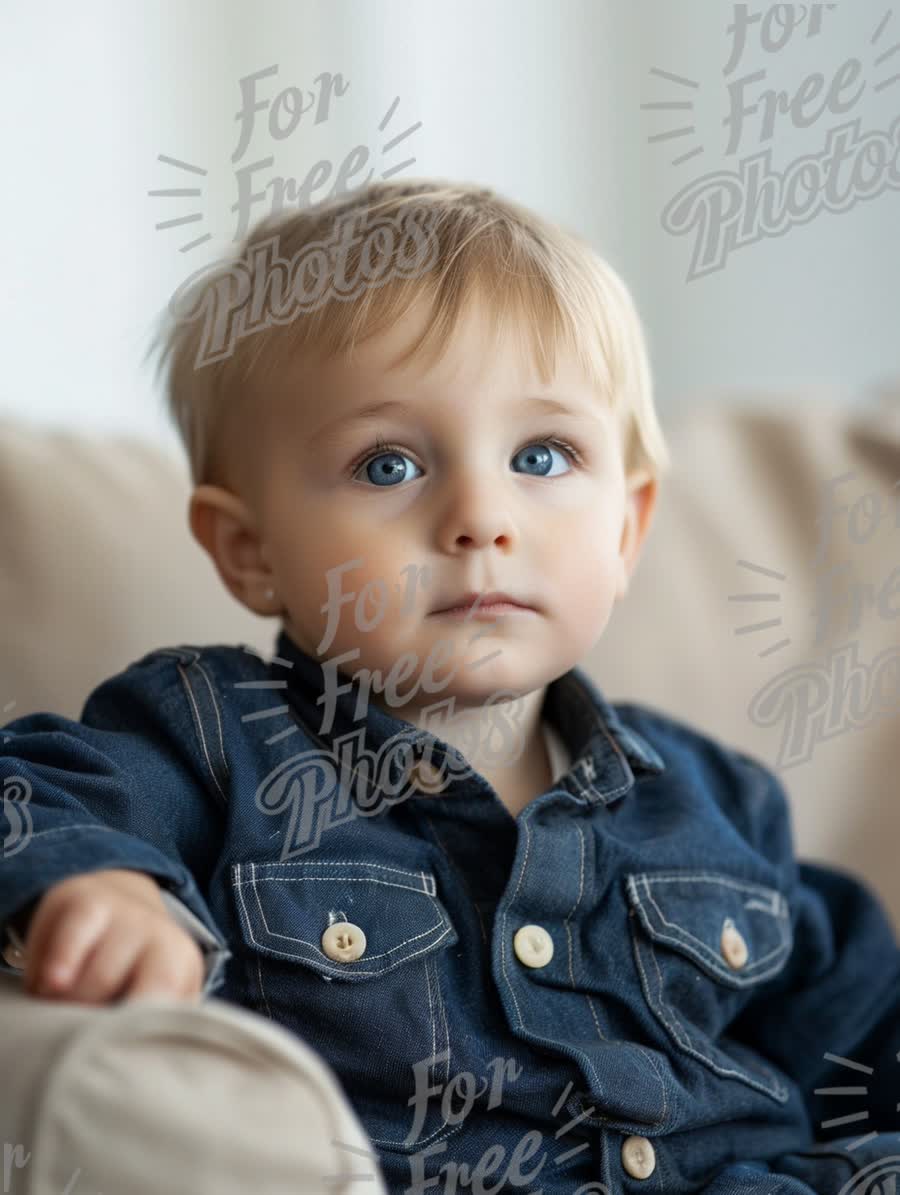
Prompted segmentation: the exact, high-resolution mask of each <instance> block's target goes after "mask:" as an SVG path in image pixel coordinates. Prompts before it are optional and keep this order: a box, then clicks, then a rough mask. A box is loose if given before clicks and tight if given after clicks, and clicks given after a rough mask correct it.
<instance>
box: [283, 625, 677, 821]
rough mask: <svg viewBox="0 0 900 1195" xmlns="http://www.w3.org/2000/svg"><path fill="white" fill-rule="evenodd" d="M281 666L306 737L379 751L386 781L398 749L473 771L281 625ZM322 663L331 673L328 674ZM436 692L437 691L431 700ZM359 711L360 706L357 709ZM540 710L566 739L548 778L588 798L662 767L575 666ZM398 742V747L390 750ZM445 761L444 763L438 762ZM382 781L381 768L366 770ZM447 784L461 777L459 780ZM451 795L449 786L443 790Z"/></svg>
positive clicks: (609, 798)
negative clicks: (561, 765)
mask: <svg viewBox="0 0 900 1195" xmlns="http://www.w3.org/2000/svg"><path fill="white" fill-rule="evenodd" d="M285 667H287V669H288V674H287V690H286V692H287V695H288V698H289V704H290V706H291V709H292V711H293V713H294V715H295V716H296V718H297V719H298V721H299V722H300V724H301V726H302V728H303V729H304V731H306V733H307V734H308V735H309V737H310V738H311V739H312V740H313V742H315V743H316V744H318V745H319V746H320V747H321V748H322V749H323V750H325V751H327V752H328V753H329V754H331V755H335V756H337V755H339V754H340V753H341V751H346V750H347V749H348V747H349V746H351V745H352V747H353V749H354V750H355V751H357V752H362V751H363V750H364V751H366V752H370V753H371V755H372V757H373V758H374V759H376V760H377V759H379V758H380V757H381V753H382V752H383V751H385V755H386V758H387V760H388V763H387V767H388V768H389V769H390V778H391V780H392V782H394V781H396V782H397V783H398V784H399V783H400V782H401V780H402V777H403V774H404V771H405V768H404V766H403V762H402V761H401V759H400V758H398V757H399V756H401V755H403V754H404V752H405V753H406V754H407V759H406V764H407V766H408V763H409V759H408V756H409V755H412V756H415V757H416V758H420V757H422V756H425V757H426V758H427V759H428V761H429V762H430V763H431V764H432V765H433V766H434V767H437V768H440V769H442V770H443V771H445V772H446V773H447V774H448V775H451V776H453V775H456V776H461V775H465V774H466V773H467V772H468V773H469V774H471V766H470V765H468V764H467V761H466V760H465V758H464V756H463V755H462V754H461V753H460V752H459V751H458V750H457V749H456V748H455V747H452V746H451V745H450V744H449V743H447V742H446V741H445V740H444V739H442V738H440V737H439V735H437V734H434V733H432V732H431V731H429V730H425V729H422V728H420V727H417V726H414V725H413V724H412V723H411V722H408V721H407V720H406V719H404V718H400V717H396V716H394V715H393V714H390V713H387V712H385V711H384V710H382V709H381V708H380V707H379V706H377V705H375V704H374V703H372V702H370V703H369V706H368V709H367V710H366V709H365V703H364V702H363V701H362V687H361V683H360V681H359V680H358V679H356V678H355V677H354V676H353V674H352V673H345V672H342V671H340V670H338V669H336V668H335V667H334V666H333V665H329V664H328V659H327V657H325V659H323V660H318V659H315V658H314V657H312V656H310V655H309V654H308V653H307V652H305V651H303V650H302V649H301V648H300V647H299V646H298V645H297V644H296V643H295V642H294V641H293V639H292V638H291V637H290V636H289V635H288V634H287V632H286V631H285V630H284V629H282V630H281V631H279V633H278V636H277V639H276V645H275V658H274V659H273V661H272V662H271V664H270V668H271V669H272V671H273V675H274V673H275V672H276V671H277V673H278V677H279V678H280V679H281V680H282V681H283V680H284V676H285V673H284V669H285ZM326 670H327V671H328V673H329V675H330V680H327V679H326ZM438 702H440V695H439V694H438V695H436V703H435V704H436V705H437V703H438ZM357 711H359V713H358V712H357ZM541 717H542V718H544V719H546V720H547V721H548V722H549V723H550V724H551V725H552V726H553V727H554V729H555V730H556V731H557V733H558V734H559V736H560V738H561V739H562V740H563V742H564V743H565V746H566V749H567V751H568V753H569V757H570V759H571V761H572V762H571V764H570V766H569V768H568V771H567V772H566V773H565V775H564V776H563V777H561V778H560V779H559V780H558V781H556V782H555V783H554V788H560V787H562V788H565V789H566V790H567V791H569V792H570V793H572V794H573V795H574V796H576V797H578V798H580V799H582V800H585V801H587V802H588V803H591V804H595V803H598V802H599V803H602V804H605V805H611V804H613V803H614V802H615V801H617V800H619V798H621V797H623V796H624V795H625V794H626V793H627V792H629V791H630V790H631V788H632V787H633V785H634V782H635V778H636V776H639V775H641V774H644V773H650V774H654V775H655V774H658V773H660V772H663V771H665V767H666V765H665V762H664V761H663V759H662V757H661V756H660V755H659V753H658V752H657V751H656V749H655V748H654V747H652V746H651V745H650V743H649V742H647V740H646V739H645V738H644V737H643V736H641V735H639V734H638V733H637V732H636V731H635V730H634V729H633V728H631V727H628V726H626V725H625V724H624V722H623V721H622V719H621V717H620V716H619V714H618V712H617V711H616V709H615V707H614V706H613V705H612V704H610V702H608V701H607V700H606V698H605V697H604V695H603V693H602V692H601V690H600V688H599V687H598V686H597V685H596V684H595V683H594V681H593V680H592V679H591V678H590V677H589V676H588V675H587V673H586V672H584V670H583V669H581V668H579V667H575V668H571V669H569V671H568V672H566V673H564V674H563V675H562V676H560V677H557V679H556V680H554V681H551V682H550V684H548V686H547V691H546V694H545V698H544V705H543V707H542V710H541ZM389 743H390V745H391V746H394V745H399V744H400V743H402V744H404V745H405V746H404V748H402V749H400V748H399V746H398V749H397V750H391V749H390V748H389ZM444 765H446V767H445V766H444ZM369 774H371V775H372V776H373V781H372V783H375V780H374V777H375V776H379V777H380V778H381V779H382V780H383V774H382V773H381V772H380V770H379V768H372V769H371V770H370V772H369ZM451 783H459V781H458V780H456V781H452V782H451ZM448 795H452V788H451V789H450V790H448Z"/></svg>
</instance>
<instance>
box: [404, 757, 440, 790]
mask: <svg viewBox="0 0 900 1195" xmlns="http://www.w3.org/2000/svg"><path fill="white" fill-rule="evenodd" d="M409 777H410V780H411V781H412V783H413V784H414V785H415V787H416V788H418V789H421V791H422V792H424V793H439V792H441V791H443V789H444V788H446V785H447V781H446V778H445V776H444V773H443V772H442V771H441V769H440V768H436V767H435V766H434V764H433V763H429V761H428V760H427V759H420V760H418V761H417V762H416V763H414V764H413V765H412V767H411V768H410V769H409Z"/></svg>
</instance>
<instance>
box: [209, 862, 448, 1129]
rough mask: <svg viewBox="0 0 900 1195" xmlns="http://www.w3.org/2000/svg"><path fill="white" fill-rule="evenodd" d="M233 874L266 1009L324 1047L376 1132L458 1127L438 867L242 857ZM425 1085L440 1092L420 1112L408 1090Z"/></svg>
mask: <svg viewBox="0 0 900 1195" xmlns="http://www.w3.org/2000/svg"><path fill="white" fill-rule="evenodd" d="M231 881H232V889H233V894H234V899H235V905H236V908H237V911H238V915H239V920H240V926H241V935H242V938H243V943H244V946H245V948H246V959H247V962H248V964H249V965H248V968H247V975H248V981H249V983H250V988H251V991H256V992H257V993H258V1011H259V1012H260V1013H261V1014H262V1015H264V1016H269V1017H271V1018H272V1019H273V1020H275V1021H277V1022H279V1023H280V1024H283V1025H285V1026H286V1027H287V1028H289V1029H293V1030H294V1031H296V1032H297V1033H299V1034H300V1035H301V1036H302V1037H303V1038H304V1039H305V1040H306V1041H308V1042H309V1043H310V1044H311V1045H312V1046H313V1047H314V1048H315V1049H316V1050H318V1051H319V1053H320V1054H321V1055H322V1056H323V1057H324V1059H325V1060H326V1062H328V1064H329V1065H330V1066H331V1067H332V1069H333V1070H334V1071H335V1073H336V1074H337V1075H338V1077H339V1078H340V1080H341V1082H342V1084H343V1085H344V1088H345V1090H346V1091H347V1094H348V1096H349V1098H350V1099H351V1100H352V1102H353V1104H354V1105H355V1107H356V1110H357V1112H358V1113H359V1115H360V1119H361V1120H362V1121H363V1124H364V1125H365V1128H366V1131H367V1132H368V1134H369V1136H370V1137H371V1138H372V1141H373V1142H374V1143H375V1144H376V1145H378V1146H384V1147H386V1148H389V1149H393V1150H399V1151H401V1152H413V1151H415V1150H418V1149H421V1148H422V1147H423V1146H424V1145H426V1144H429V1143H430V1142H432V1141H434V1140H437V1139H440V1138H441V1137H443V1136H446V1135H448V1133H449V1132H451V1131H455V1130H454V1127H453V1126H448V1125H447V1124H446V1123H445V1121H444V1119H443V1117H442V1116H441V1115H440V1093H441V1092H442V1090H443V1088H444V1087H446V1085H447V1083H448V1081H449V1076H450V1051H451V1040H450V1038H451V1033H450V1023H449V1016H448V1008H447V1003H446V1000H445V996H446V995H447V992H448V988H449V981H448V975H447V966H446V961H447V960H446V952H447V950H448V948H449V947H451V946H453V945H454V944H455V943H456V942H458V940H459V938H458V935H457V933H456V930H455V929H454V927H453V924H452V922H451V921H450V918H449V916H448V914H447V911H446V909H445V908H444V906H443V905H442V903H441V901H440V899H439V898H438V896H437V891H436V885H435V877H434V875H433V874H431V873H430V872H429V871H427V870H422V871H414V870H409V869H406V868H400V867H395V866H391V865H388V864H385V863H380V862H374V861H366V862H346V861H337V862H322V861H318V860H309V861H300V862H293V861H291V862H284V863H271V862H260V863H253V862H246V863H236V864H233V865H232V869H231ZM417 1085H418V1087H417ZM426 1086H427V1087H434V1088H437V1089H438V1098H437V1101H436V1103H435V1102H434V1101H432V1102H431V1103H429V1105H428V1112H427V1114H426V1115H425V1117H424V1122H418V1123H417V1122H416V1120H415V1117H414V1108H415V1105H413V1104H410V1102H409V1101H410V1099H411V1097H412V1096H413V1095H414V1094H415V1092H416V1091H417V1089H422V1090H424V1088H425V1087H426ZM414 1128H415V1129H417V1132H416V1135H415V1138H414V1140H410V1141H407V1138H408V1137H409V1136H410V1134H411V1133H412V1132H413V1130H414Z"/></svg>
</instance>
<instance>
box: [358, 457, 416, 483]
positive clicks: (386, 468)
mask: <svg viewBox="0 0 900 1195" xmlns="http://www.w3.org/2000/svg"><path fill="white" fill-rule="evenodd" d="M404 461H408V462H409V464H411V465H412V467H413V468H414V469H415V468H417V466H416V465H415V464H413V462H412V461H411V460H410V458H409V457H408V456H404V454H403V453H402V452H396V451H395V450H394V449H389V450H388V451H382V452H379V453H376V455H375V456H370V457H367V458H366V460H364V461H362V462H361V463H360V465H359V469H361V468H362V467H363V465H365V466H366V476H367V477H368V479H369V481H371V482H372V484H373V485H376V486H380V487H382V488H384V487H385V486H388V487H390V486H392V485H393V484H394V483H395V482H399V481H409V480H410V478H408V477H405V476H404V474H405V472H406V469H405V465H404ZM359 469H357V470H354V476H355V474H356V473H357V472H358V471H359Z"/></svg>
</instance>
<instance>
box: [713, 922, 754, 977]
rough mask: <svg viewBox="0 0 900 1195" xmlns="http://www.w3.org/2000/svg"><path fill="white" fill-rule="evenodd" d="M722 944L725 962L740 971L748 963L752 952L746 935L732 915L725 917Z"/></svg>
mask: <svg viewBox="0 0 900 1195" xmlns="http://www.w3.org/2000/svg"><path fill="white" fill-rule="evenodd" d="M720 945H721V949H722V955H723V957H724V959H725V962H726V963H727V964H728V966H729V967H732V968H733V969H734V970H735V971H739V970H740V968H741V967H743V965H744V964H745V963H746V961H747V958H748V955H749V953H750V952H749V951H748V950H747V943H746V942H745V941H744V935H743V934H742V933H741V931H740V930H739V929H738V928H737V926H736V925H735V924H734V922H733V921H732V920H731V918H730V917H726V918H725V924H724V925H723V926H722V940H721V943H720Z"/></svg>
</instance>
